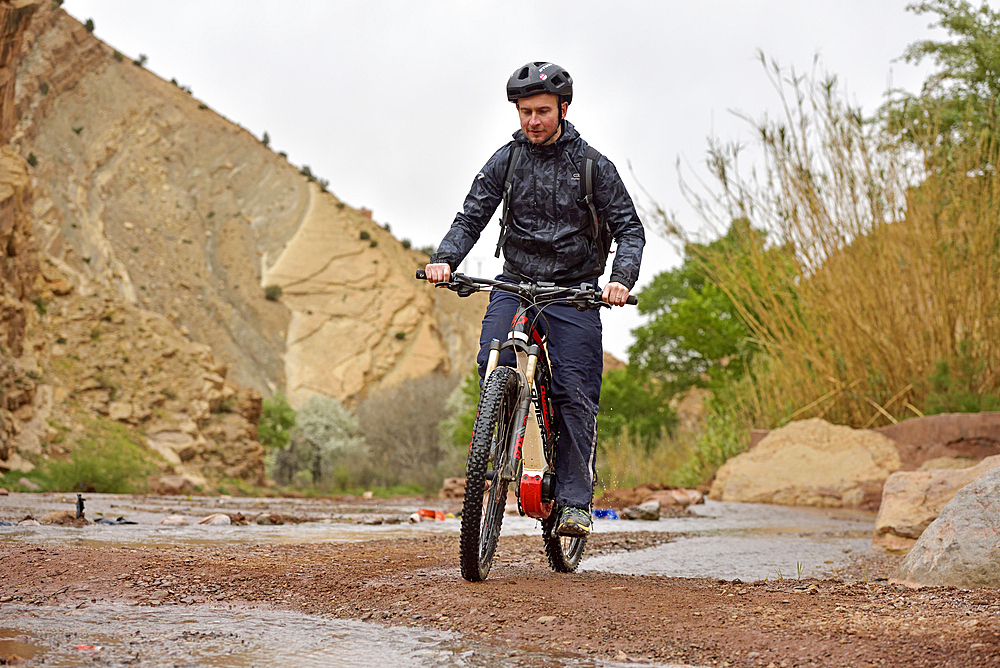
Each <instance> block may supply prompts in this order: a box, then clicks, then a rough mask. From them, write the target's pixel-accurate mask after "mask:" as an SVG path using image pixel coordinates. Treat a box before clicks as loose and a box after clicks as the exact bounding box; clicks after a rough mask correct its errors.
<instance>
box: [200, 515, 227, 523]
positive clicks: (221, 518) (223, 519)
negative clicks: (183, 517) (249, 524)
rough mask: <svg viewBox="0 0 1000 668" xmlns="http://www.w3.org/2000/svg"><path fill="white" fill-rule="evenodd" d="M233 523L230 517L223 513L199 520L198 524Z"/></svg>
mask: <svg viewBox="0 0 1000 668" xmlns="http://www.w3.org/2000/svg"><path fill="white" fill-rule="evenodd" d="M232 523H233V521H232V520H231V519H229V515H225V514H223V513H214V514H212V515H209V516H208V517H205V518H202V519H200V520H198V524H232Z"/></svg>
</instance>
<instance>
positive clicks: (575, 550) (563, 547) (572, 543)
mask: <svg viewBox="0 0 1000 668" xmlns="http://www.w3.org/2000/svg"><path fill="white" fill-rule="evenodd" d="M560 514H562V508H561V507H559V506H555V507H553V508H552V514H550V515H549V516H548V517H546V518H545V519H544V520H542V542H544V543H545V556H546V557H548V560H549V566H551V567H552V570H554V571H555V572H556V573H572V572H573V571H575V570H576V567H577V566H579V565H580V559H581V558H583V551H584V549H585V548H586V547H587V537H586V536H560V535H559V534H557V533H556V522H557V521H558V520H559V515H560Z"/></svg>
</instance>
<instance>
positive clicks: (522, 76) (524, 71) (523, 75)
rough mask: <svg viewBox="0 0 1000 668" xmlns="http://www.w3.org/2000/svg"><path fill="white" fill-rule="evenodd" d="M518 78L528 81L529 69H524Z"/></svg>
mask: <svg viewBox="0 0 1000 668" xmlns="http://www.w3.org/2000/svg"><path fill="white" fill-rule="evenodd" d="M517 78H518V79H527V78H528V68H527V67H522V68H521V71H520V72H518V74H517Z"/></svg>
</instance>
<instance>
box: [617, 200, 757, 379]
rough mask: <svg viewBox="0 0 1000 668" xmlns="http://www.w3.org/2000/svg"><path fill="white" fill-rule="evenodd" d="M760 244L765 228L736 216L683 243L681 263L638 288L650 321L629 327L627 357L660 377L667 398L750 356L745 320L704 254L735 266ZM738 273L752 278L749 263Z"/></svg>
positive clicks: (737, 368)
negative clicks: (714, 233) (720, 231)
mask: <svg viewBox="0 0 1000 668" xmlns="http://www.w3.org/2000/svg"><path fill="white" fill-rule="evenodd" d="M748 244H749V245H750V246H752V248H748V246H747V245H748ZM763 245H764V233H763V232H761V231H759V230H755V229H753V228H752V227H750V224H749V222H747V221H746V219H737V220H735V221H733V223H732V225H731V226H730V228H729V230H728V232H727V233H726V235H725V236H723V237H721V238H720V239H718V240H716V241H713V242H711V243H709V244H694V243H691V244H688V246H687V248H686V249H685V257H684V261H683V263H682V264H681V266H680V267H678V268H677V269H673V270H671V271H665V272H663V273H661V274H659V275H658V276H656V277H655V278H654V279H653V281H652V282H651V283H650V284H649V285H648V286H647V287H645V288H643V289H642V290H641V291H640V293H639V312H640V313H641V314H643V315H645V316H648V317H649V322H647V323H646V324H645V325H642V326H640V327H638V328H636V329H635V330H633V331H632V334H633V335H634V336H635V343H633V344H632V346H631V347H630V348H629V359H630V361H631V363H632V364H633V365H635V366H637V367H639V368H640V369H642V370H643V371H645V372H648V373H651V374H653V375H654V376H656V377H657V378H659V379H660V380H661V381H662V382H664V383H665V384H666V385H665V386H664V388H663V390H662V391H664V392H668V395H667V396H668V398H669V396H671V395H672V394H673V393H674V392H676V391H680V390H683V389H686V388H688V387H691V386H692V385H705V384H706V383H707V382H708V380H709V378H710V377H711V376H712V375H718V374H719V373H720V372H721V371H723V370H725V372H726V373H736V374H738V373H739V372H740V370H741V369H742V368H743V362H744V361H747V360H748V359H749V356H750V355H751V353H752V351H753V348H752V347H751V346H750V345H749V344H748V342H747V338H748V332H749V330H748V329H747V325H746V321H745V319H744V317H743V315H741V310H740V309H739V308H737V305H736V304H735V303H734V302H733V300H732V299H731V298H730V297H729V296H728V295H727V294H726V293H725V292H723V291H722V290H721V289H720V288H719V287H718V286H717V285H716V284H715V283H713V282H712V281H711V280H709V278H708V277H709V271H708V270H707V265H706V260H707V259H708V257H709V256H713V255H719V254H724V255H726V256H728V257H730V258H733V259H734V260H735V262H736V265H737V268H739V267H738V265H739V263H740V261H741V260H740V258H743V257H745V256H747V255H748V254H749V252H750V251H754V252H760V251H761V249H763ZM742 273H743V274H744V275H745V276H746V277H747V279H748V281H753V280H754V277H753V271H752V268H751V267H750V266H749V265H746V267H744V269H743V271H742Z"/></svg>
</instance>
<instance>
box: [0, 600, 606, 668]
mask: <svg viewBox="0 0 1000 668" xmlns="http://www.w3.org/2000/svg"><path fill="white" fill-rule="evenodd" d="M4 612H5V613H6V616H7V617H8V619H7V621H6V622H5V623H6V624H7V625H8V626H11V627H13V628H14V629H15V630H14V632H15V633H25V632H29V633H31V634H33V635H35V636H36V637H37V638H40V639H41V642H43V643H45V644H46V645H48V647H49V649H48V652H47V653H46V655H45V665H47V666H57V667H59V668H77V667H78V666H85V665H93V663H94V662H95V661H97V662H99V663H100V664H101V665H114V666H117V665H129V666H139V667H146V666H149V667H152V666H157V667H158V666H163V665H172V666H208V667H211V668H257V667H265V666H301V667H303V668H311V667H322V666H338V667H339V666H345V667H352V666H357V667H359V668H361V667H365V668H367V667H368V666H373V665H388V666H400V667H402V668H406V667H409V666H413V667H418V666H434V667H437V666H441V667H449V668H450V667H452V666H454V667H456V668H457V667H462V668H480V667H482V668H490V667H494V666H522V665H524V666H539V665H544V666H553V667H555V668H597V667H601V668H615V667H618V666H624V665H625V664H618V663H612V662H602V661H599V660H593V659H590V658H586V657H581V658H578V657H563V656H557V655H552V654H547V653H544V652H540V651H537V652H536V651H531V650H526V649H523V648H511V647H507V646H506V645H503V644H500V643H497V644H495V645H488V644H486V643H481V642H470V641H467V640H463V639H462V638H461V637H460V636H458V635H457V634H455V633H450V632H445V631H438V630H436V629H429V628H425V627H413V628H407V627H383V626H379V625H377V624H369V623H365V622H356V621H346V620H337V619H326V618H323V617H317V616H313V615H303V614H297V613H292V612H285V611H268V610H245V611H239V612H238V611H231V610H221V609H213V608H209V607H201V606H199V607H177V606H171V607H170V608H156V609H150V608H129V607H123V606H94V607H92V608H86V609H83V610H75V609H72V608H61V607H52V608H49V607H46V608H37V607H32V608H27V607H20V606H7V607H5V608H4ZM77 645H98V646H99V647H100V649H99V650H78V649H76V647H77Z"/></svg>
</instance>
